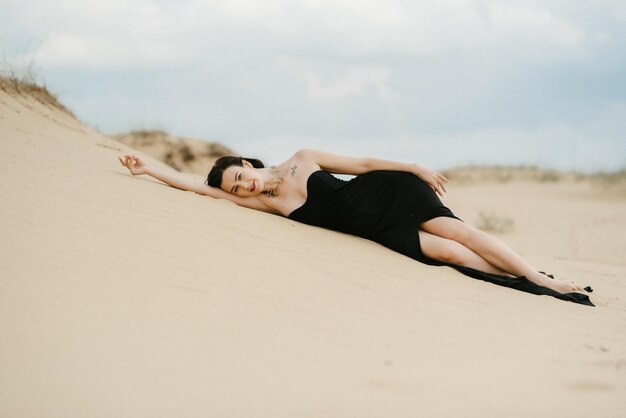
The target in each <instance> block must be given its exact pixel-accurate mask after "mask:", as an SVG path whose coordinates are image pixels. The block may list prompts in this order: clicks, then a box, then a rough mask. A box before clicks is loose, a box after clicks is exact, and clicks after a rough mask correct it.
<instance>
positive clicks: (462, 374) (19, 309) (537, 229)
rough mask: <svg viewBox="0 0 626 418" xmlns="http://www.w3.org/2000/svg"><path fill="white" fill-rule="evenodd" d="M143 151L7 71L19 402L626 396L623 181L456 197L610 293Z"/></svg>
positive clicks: (343, 406)
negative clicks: (360, 234)
mask: <svg viewBox="0 0 626 418" xmlns="http://www.w3.org/2000/svg"><path fill="white" fill-rule="evenodd" d="M125 152H127V149H126V148H124V146H123V145H120V144H117V143H115V142H113V141H112V140H110V139H108V138H106V137H104V136H102V135H100V134H98V133H97V132H95V131H93V130H91V129H90V128H88V127H86V126H84V125H82V124H81V123H79V122H78V121H76V120H75V119H74V118H73V117H71V116H70V115H68V114H66V113H63V112H62V111H60V110H58V109H55V108H52V107H48V106H46V105H44V104H42V103H40V102H37V101H35V100H34V99H31V98H27V97H12V96H9V95H8V94H6V93H4V92H1V91H0V169H1V173H2V175H1V176H0V182H1V189H0V190H1V193H2V195H1V196H2V205H0V222H1V230H2V238H1V241H0V245H1V251H0V254H1V257H2V259H1V261H2V262H1V263H0V341H1V344H0V370H1V373H0V416H2V417H48V416H50V417H59V416H63V417H172V416H181V417H208V416H211V417H252V416H254V417H259V416H263V417H361V418H362V417H418V416H438V417H454V416H464V417H488V416H493V417H501V416H507V417H529V416H533V417H556V416H567V417H589V416H602V417H622V416H625V414H626V332H625V329H626V282H625V278H626V262H625V260H624V251H625V250H626V243H625V241H624V240H625V238H624V237H626V230H625V225H626V211H625V210H624V209H625V207H626V206H625V203H626V200H625V199H624V197H623V195H621V196H620V195H619V194H610V193H604V192H602V191H596V189H593V188H591V187H589V186H588V185H586V184H582V183H568V184H565V185H559V184H538V183H528V182H517V183H516V182H512V183H506V184H477V185H457V186H455V185H451V187H450V195H449V197H448V198H447V199H446V203H448V204H449V206H450V207H452V208H453V210H455V211H456V212H457V214H458V215H459V216H461V217H462V218H464V219H466V220H467V221H470V222H471V221H473V220H474V219H475V218H476V215H477V213H478V211H480V210H481V209H485V208H487V209H492V210H494V211H495V212H496V213H498V214H501V215H503V216H510V217H512V218H513V219H514V220H515V226H514V229H513V230H512V231H511V232H509V233H506V234H504V235H503V238H504V239H506V240H507V242H509V243H510V244H511V245H512V246H513V247H514V248H516V249H518V250H519V251H520V252H522V253H524V254H525V256H526V257H527V258H528V259H529V260H530V261H531V262H533V263H534V264H536V265H537V267H539V268H544V269H547V270H548V271H552V272H555V273H559V274H562V275H565V276H570V277H572V278H574V279H577V280H579V281H580V282H581V283H584V284H591V285H592V286H593V287H594V288H595V289H596V292H595V293H594V294H593V297H592V300H593V301H594V303H596V304H597V305H598V306H597V307H596V308H590V307H586V306H581V305H576V304H573V303H567V302H563V301H559V300H556V299H554V298H550V297H538V296H533V295H529V294H524V293H520V292H516V291H513V290H509V289H504V288H500V287H497V286H494V285H491V284H488V283H482V282H479V281H476V280H472V279H469V278H467V277H465V276H462V275H460V274H458V273H456V272H455V271H453V270H451V269H447V268H436V267H429V266H425V265H421V264H419V263H417V262H415V261H413V260H411V259H408V258H405V257H403V256H401V255H399V254H396V253H393V252H391V251H389V250H386V249H384V248H382V247H380V246H379V245H377V244H374V243H371V242H368V241H365V240H362V239H359V238H354V237H350V236H346V235H342V234H338V233H334V232H331V231H325V230H321V229H318V228H313V227H309V226H306V225H301V224H298V223H295V222H292V221H290V220H287V219H284V218H280V217H276V216H272V215H267V214H263V213H260V212H254V211H251V210H247V209H243V208H239V207H236V206H235V205H233V204H230V203H228V202H225V201H217V200H213V199H210V198H208V197H202V196H199V195H195V194H193V193H189V192H182V191H179V190H176V189H173V188H170V187H167V186H165V185H162V184H160V183H158V182H156V181H153V180H151V179H149V178H139V177H132V176H130V175H129V174H128V173H127V172H126V171H125V169H124V168H123V167H121V166H120V165H119V163H118V162H117V155H119V154H123V153H125ZM198 179H199V181H202V179H201V177H198Z"/></svg>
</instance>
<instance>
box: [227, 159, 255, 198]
mask: <svg viewBox="0 0 626 418" xmlns="http://www.w3.org/2000/svg"><path fill="white" fill-rule="evenodd" d="M242 163H243V167H240V166H237V165H231V166H230V167H228V168H227V169H226V170H224V173H223V175H222V186H221V187H222V190H224V191H225V192H228V193H232V194H234V195H237V196H242V197H246V196H257V195H259V194H261V192H262V191H263V179H262V178H261V176H260V175H259V174H258V173H257V171H256V170H255V169H254V167H252V164H250V163H249V162H248V161H246V160H243V161H242Z"/></svg>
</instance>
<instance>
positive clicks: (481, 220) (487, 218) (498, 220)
mask: <svg viewBox="0 0 626 418" xmlns="http://www.w3.org/2000/svg"><path fill="white" fill-rule="evenodd" d="M513 224H514V221H513V219H512V218H510V217H508V216H497V215H496V214H494V213H487V212H485V211H482V210H481V211H480V212H479V213H478V220H477V222H476V227H477V228H478V229H481V230H483V231H489V232H500V233H503V232H508V231H510V230H511V229H513Z"/></svg>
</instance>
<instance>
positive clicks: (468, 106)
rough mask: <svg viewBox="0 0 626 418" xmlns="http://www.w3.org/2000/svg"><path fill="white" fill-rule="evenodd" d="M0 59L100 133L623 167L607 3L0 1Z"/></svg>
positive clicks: (261, 151) (274, 151)
mask: <svg viewBox="0 0 626 418" xmlns="http://www.w3.org/2000/svg"><path fill="white" fill-rule="evenodd" d="M0 54H1V55H0V67H2V68H3V69H4V70H5V71H6V70H7V69H11V70H14V71H18V72H20V71H25V69H26V68H31V69H32V70H33V71H34V74H35V76H36V79H37V80H38V81H39V82H41V83H44V84H45V85H46V86H47V87H48V88H49V89H50V90H51V92H52V93H54V94H56V95H57V96H58V97H59V99H60V100H61V102H62V103H63V104H65V105H66V106H67V107H69V108H70V109H71V110H72V111H73V112H74V113H75V114H76V115H77V116H78V117H79V118H80V119H81V120H82V121H84V122H85V123H87V124H89V125H90V126H92V127H95V128H96V129H98V130H99V131H101V132H103V133H105V134H114V133H120V132H125V131H128V130H132V129H161V130H165V131H167V132H169V133H171V134H173V135H181V136H191V137H198V138H203V139H208V140H215V141H219V142H222V143H224V144H225V145H227V146H229V147H230V148H232V149H234V150H235V151H237V152H238V153H241V154H243V155H244V156H248V157H260V158H262V159H265V160H266V161H267V162H268V163H279V162H281V161H282V160H284V159H286V158H288V157H289V156H290V155H291V154H292V153H293V152H295V151H297V150H298V149H301V148H317V149H323V150H326V151H330V152H336V153H339V154H344V155H354V156H371V157H378V158H386V159H392V160H399V161H405V162H414V163H418V164H422V165H426V166H429V167H432V168H435V169H445V168H450V167H453V166H458V165H467V164H489V165H493V164H499V165H510V164H514V165H520V164H524V165H538V166H540V167H546V168H555V169H562V170H580V171H587V172H590V171H612V170H617V169H621V168H626V1H623V0H585V1H583V0H524V1H518V0H502V1H488V0H474V1H471V0H440V1H421V0H376V1H372V0H329V1H325V0H320V1H301V0H223V1H213V0H209V1H197V0H177V1H165V0H133V1H128V0H94V1H86V0H55V1H43V0H0Z"/></svg>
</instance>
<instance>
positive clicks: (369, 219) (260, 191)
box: [118, 150, 591, 304]
mask: <svg viewBox="0 0 626 418" xmlns="http://www.w3.org/2000/svg"><path fill="white" fill-rule="evenodd" d="M118 158H119V160H120V162H121V163H122V165H124V166H125V167H127V168H128V169H129V170H130V172H131V173H132V174H133V175H138V174H148V175H150V176H152V177H154V178H156V179H158V180H161V181H163V182H164V183H167V184H169V185H170V186H173V187H176V188H179V189H182V190H189V191H193V192H196V193H199V194H203V195H207V196H210V197H213V198H218V199H228V200H230V201H232V202H234V203H236V204H237V205H239V206H244V207H247V208H251V209H256V210H261V211H264V212H269V213H273V214H276V215H281V216H285V217H288V218H290V219H293V220H297V221H301V222H304V223H308V224H312V225H316V226H321V227H325V228H329V229H333V230H337V231H341V232H346V233H350V234H353V235H358V236H361V237H364V238H368V239H371V240H374V241H376V242H379V243H381V244H383V245H385V246H387V247H389V248H392V249H393V250H395V251H398V252H400V253H402V254H405V255H407V256H410V257H412V258H415V259H417V260H419V261H421V262H424V263H427V264H433V265H450V266H452V267H455V268H458V269H459V270H461V271H462V272H464V273H465V274H468V275H470V276H473V277H476V278H480V279H483V280H489V281H493V282H495V283H498V284H502V285H505V286H510V287H515V288H519V289H520V290H525V291H530V292H531V293H538V294H550V295H552V296H556V297H560V296H563V295H567V294H569V295H575V296H574V299H580V297H581V296H583V295H582V294H581V293H582V292H583V289H582V288H581V287H580V286H578V285H577V284H576V283H574V282H572V281H569V280H564V279H560V278H553V277H552V276H548V275H546V274H545V273H540V272H538V271H537V270H536V269H534V268H533V267H532V266H531V265H530V264H529V263H527V262H526V261H525V260H524V259H522V258H521V257H520V256H519V255H518V254H517V253H515V252H514V251H513V250H511V249H510V248H509V247H508V246H506V245H505V244H504V243H503V242H501V241H499V240H498V239H496V238H495V237H493V236H491V235H489V234H487V233H485V232H483V231H480V230H478V229H476V228H473V227H472V226H470V225H468V224H466V223H464V222H463V221H461V220H460V219H458V218H456V217H455V216H454V214H453V213H452V212H451V211H450V210H449V209H448V208H447V207H445V206H444V205H443V204H442V203H441V201H440V200H439V197H438V196H437V194H439V195H441V196H443V195H444V193H445V192H446V189H445V184H446V183H447V182H448V179H446V178H445V177H444V176H443V175H441V174H439V173H437V172H435V171H432V170H429V169H427V168H424V167H421V166H418V165H413V164H404V163H399V162H392V161H385V160H379V159H374V158H352V157H344V156H339V155H335V154H331V153H328V152H323V151H317V150H300V151H298V152H296V153H295V154H294V155H293V156H292V157H291V158H290V159H288V160H287V161H285V162H283V163H282V164H280V165H278V166H272V167H269V168H267V167H264V165H263V163H262V162H261V161H258V160H254V159H247V158H242V157H222V158H220V159H219V160H217V161H216V163H215V166H214V167H213V168H212V169H211V172H210V173H209V176H208V177H207V181H206V182H205V184H199V183H195V182H191V181H188V180H186V179H183V178H180V177H178V176H176V175H175V174H174V173H171V172H169V171H168V172H164V171H161V170H158V169H156V168H153V167H150V166H148V165H146V164H145V163H144V162H143V161H142V160H141V159H140V158H138V157H136V156H134V155H126V156H125V157H124V158H123V159H122V158H121V157H118ZM330 173H335V174H349V175H355V176H356V177H355V178H354V179H352V180H350V181H344V180H339V179H337V178H336V177H334V176H332V175H331V174H330ZM522 276H523V277H522ZM524 278H527V279H528V280H524ZM507 281H508V282H510V283H507ZM528 281H530V283H529V282H528ZM518 285H519V286H518ZM522 285H523V286H522ZM524 286H529V287H527V288H524ZM548 289H550V290H548ZM586 289H588V290H590V288H586ZM560 298H561V299H564V297H560ZM584 298H585V299H586V300H587V301H588V298H587V297H586V296H584ZM569 300H571V299H569ZM573 301H575V302H581V301H580V300H573ZM581 303H586V302H581ZM590 303H591V302H589V303H588V304H590Z"/></svg>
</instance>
